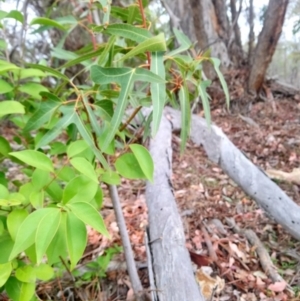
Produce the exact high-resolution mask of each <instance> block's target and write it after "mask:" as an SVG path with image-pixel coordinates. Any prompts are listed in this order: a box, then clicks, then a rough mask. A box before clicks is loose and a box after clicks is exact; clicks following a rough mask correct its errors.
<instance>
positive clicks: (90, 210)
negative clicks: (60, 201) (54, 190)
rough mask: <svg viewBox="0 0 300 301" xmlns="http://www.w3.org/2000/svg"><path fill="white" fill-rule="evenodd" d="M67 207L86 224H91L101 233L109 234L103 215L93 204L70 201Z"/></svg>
mask: <svg viewBox="0 0 300 301" xmlns="http://www.w3.org/2000/svg"><path fill="white" fill-rule="evenodd" d="M67 207H68V208H69V209H70V210H71V211H72V212H73V213H74V214H75V215H76V216H77V217H78V218H79V219H80V220H81V221H83V222H84V223H85V224H87V225H90V226H91V227H92V228H94V229H95V230H97V231H98V232H100V233H101V234H103V235H105V236H107V237H108V236H109V234H108V232H107V230H106V227H105V224H104V221H103V218H102V216H101V215H100V213H99V212H98V211H97V210H96V209H95V208H94V207H93V206H92V205H91V204H89V203H85V202H77V203H68V204H67Z"/></svg>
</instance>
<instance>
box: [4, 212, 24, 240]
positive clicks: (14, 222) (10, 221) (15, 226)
mask: <svg viewBox="0 0 300 301" xmlns="http://www.w3.org/2000/svg"><path fill="white" fill-rule="evenodd" d="M27 216H28V212H27V211H26V210H25V209H15V210H13V211H12V212H10V213H9V214H8V216H7V229H8V232H9V234H10V236H11V238H12V239H13V240H15V239H16V237H17V233H18V230H19V228H20V226H21V224H22V223H23V221H24V220H25V219H26V217H27Z"/></svg>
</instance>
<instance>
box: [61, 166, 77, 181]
mask: <svg viewBox="0 0 300 301" xmlns="http://www.w3.org/2000/svg"><path fill="white" fill-rule="evenodd" d="M75 177H76V173H75V171H74V169H73V168H72V167H70V166H67V165H65V166H63V167H62V168H61V169H60V170H59V171H58V172H57V178H58V179H59V180H62V181H65V182H70V181H71V180H72V179H74V178H75Z"/></svg>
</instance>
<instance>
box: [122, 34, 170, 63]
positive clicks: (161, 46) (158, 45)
mask: <svg viewBox="0 0 300 301" xmlns="http://www.w3.org/2000/svg"><path fill="white" fill-rule="evenodd" d="M166 50H167V46H166V41H165V36H164V34H163V33H160V34H159V35H157V36H155V37H152V38H149V39H148V40H146V41H144V42H141V43H140V44H139V45H138V46H136V47H134V48H133V49H132V50H131V51H129V52H128V53H126V54H125V55H124V56H123V57H122V58H121V59H120V60H121V61H124V60H126V59H128V58H131V57H133V56H136V55H138V54H140V53H145V52H146V51H150V52H157V51H166Z"/></svg>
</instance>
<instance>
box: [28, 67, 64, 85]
mask: <svg viewBox="0 0 300 301" xmlns="http://www.w3.org/2000/svg"><path fill="white" fill-rule="evenodd" d="M26 66H28V67H32V68H35V69H39V70H42V71H45V72H48V73H49V74H51V75H53V76H55V77H58V78H61V79H64V80H66V81H69V78H68V77H67V76H66V75H64V74H62V73H61V72H59V71H57V70H55V69H53V68H51V67H47V66H43V65H38V64H26Z"/></svg>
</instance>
